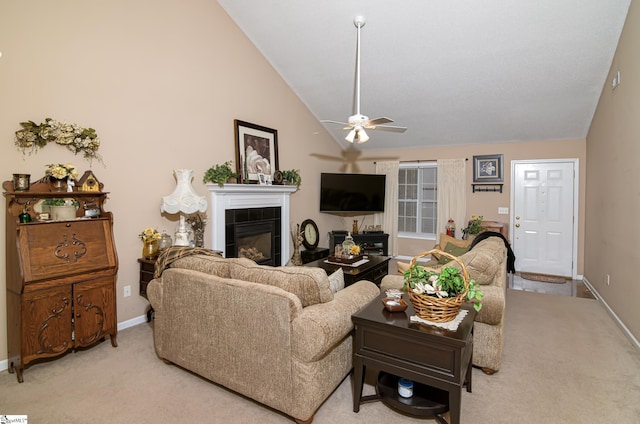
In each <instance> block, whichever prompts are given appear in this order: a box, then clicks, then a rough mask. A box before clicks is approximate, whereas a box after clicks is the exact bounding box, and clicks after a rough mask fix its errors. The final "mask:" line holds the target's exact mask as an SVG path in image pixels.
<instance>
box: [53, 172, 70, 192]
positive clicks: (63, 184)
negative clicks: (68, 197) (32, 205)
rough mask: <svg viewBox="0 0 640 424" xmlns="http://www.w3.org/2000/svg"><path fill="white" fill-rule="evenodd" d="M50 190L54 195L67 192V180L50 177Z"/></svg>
mask: <svg viewBox="0 0 640 424" xmlns="http://www.w3.org/2000/svg"><path fill="white" fill-rule="evenodd" d="M49 190H51V191H52V192H54V193H62V192H66V191H67V179H66V178H54V177H51V176H49Z"/></svg>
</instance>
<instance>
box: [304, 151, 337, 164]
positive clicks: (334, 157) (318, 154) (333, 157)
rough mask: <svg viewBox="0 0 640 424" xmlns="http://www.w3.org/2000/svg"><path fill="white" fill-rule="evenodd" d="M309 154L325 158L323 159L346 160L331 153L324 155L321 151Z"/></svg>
mask: <svg viewBox="0 0 640 424" xmlns="http://www.w3.org/2000/svg"><path fill="white" fill-rule="evenodd" d="M309 156H313V157H314V158H318V159H323V160H333V161H337V162H342V161H343V160H344V159H343V158H340V157H338V156H329V155H323V154H320V153H311V154H310V155H309Z"/></svg>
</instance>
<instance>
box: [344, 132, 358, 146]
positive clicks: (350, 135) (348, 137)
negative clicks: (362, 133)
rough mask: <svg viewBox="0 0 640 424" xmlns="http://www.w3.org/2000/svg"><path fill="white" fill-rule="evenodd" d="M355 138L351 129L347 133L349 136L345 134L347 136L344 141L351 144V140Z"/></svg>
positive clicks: (354, 133)
mask: <svg viewBox="0 0 640 424" xmlns="http://www.w3.org/2000/svg"><path fill="white" fill-rule="evenodd" d="M355 136H356V130H355V129H352V130H351V131H349V134H347V136H346V137H345V138H344V139H345V140H347V141H348V142H349V143H353V139H354V137H355Z"/></svg>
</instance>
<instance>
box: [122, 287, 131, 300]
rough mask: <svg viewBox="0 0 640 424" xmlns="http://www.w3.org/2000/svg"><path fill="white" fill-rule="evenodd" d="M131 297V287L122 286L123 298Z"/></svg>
mask: <svg viewBox="0 0 640 424" xmlns="http://www.w3.org/2000/svg"><path fill="white" fill-rule="evenodd" d="M129 296H131V286H124V297H129Z"/></svg>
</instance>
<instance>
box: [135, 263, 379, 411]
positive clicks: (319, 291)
mask: <svg viewBox="0 0 640 424" xmlns="http://www.w3.org/2000/svg"><path fill="white" fill-rule="evenodd" d="M379 293H380V291H379V289H378V287H377V286H376V285H375V284H373V283H371V282H368V281H359V282H357V283H355V284H353V285H351V286H349V287H346V288H344V289H343V290H340V291H338V292H337V293H335V294H334V293H333V292H332V291H331V290H330V287H329V281H328V277H327V275H326V273H325V271H324V270H322V269H320V268H310V267H277V268H274V267H268V266H259V265H256V264H255V262H253V261H250V260H248V259H223V258H220V257H215V256H205V255H194V256H188V257H183V258H181V259H178V260H176V261H175V262H173V263H172V264H171V266H170V268H168V269H166V270H164V272H163V273H162V275H161V276H160V277H159V278H156V279H154V280H152V281H151V282H150V283H149V286H148V288H147V294H148V297H149V301H150V302H151V305H152V307H153V308H154V310H155V321H154V342H155V348H156V352H157V354H158V356H159V357H160V358H162V359H163V360H165V361H167V362H171V363H174V364H177V365H179V366H181V367H183V368H186V369H188V370H190V371H192V372H194V373H196V374H199V375H201V376H202V377H205V378H207V379H209V380H211V381H213V382H215V383H218V384H220V385H222V386H225V387H227V388H229V389H231V390H233V391H236V392H238V393H240V394H242V395H245V396H247V397H249V398H252V399H254V400H256V401H258V402H260V403H263V404H265V405H268V406H270V407H272V408H274V409H277V410H279V411H282V412H284V413H285V414H287V415H289V416H291V417H293V418H294V419H295V420H296V421H297V422H311V421H312V420H313V415H314V413H315V411H316V410H317V409H318V407H319V406H320V405H321V404H322V403H323V402H324V400H325V399H326V398H327V397H328V396H329V395H330V394H331V393H332V392H333V390H334V389H335V388H336V387H337V386H338V385H339V384H340V382H341V381H342V380H343V379H344V378H345V376H346V375H347V374H348V373H349V372H350V370H351V369H352V354H353V351H352V333H353V332H352V329H353V324H352V322H351V315H352V314H353V313H355V312H357V311H358V310H359V309H360V308H361V307H363V306H364V305H366V304H367V303H369V302H370V301H371V300H372V299H374V298H375V297H376V296H377V295H378V294H379Z"/></svg>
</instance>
